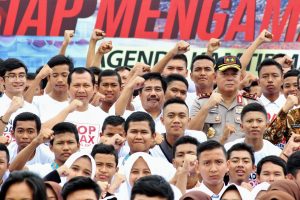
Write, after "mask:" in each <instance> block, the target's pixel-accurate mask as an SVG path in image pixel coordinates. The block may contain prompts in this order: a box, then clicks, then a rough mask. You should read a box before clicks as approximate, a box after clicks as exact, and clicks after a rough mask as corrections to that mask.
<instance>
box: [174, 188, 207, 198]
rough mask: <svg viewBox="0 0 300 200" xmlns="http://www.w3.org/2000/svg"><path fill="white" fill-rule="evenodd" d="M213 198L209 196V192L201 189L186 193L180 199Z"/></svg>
mask: <svg viewBox="0 0 300 200" xmlns="http://www.w3.org/2000/svg"><path fill="white" fill-rule="evenodd" d="M198 199H201V200H211V198H210V196H208V195H207V194H205V193H204V192H201V191H197V190H194V191H190V192H187V193H185V194H184V195H183V196H182V197H181V198H180V200H198Z"/></svg>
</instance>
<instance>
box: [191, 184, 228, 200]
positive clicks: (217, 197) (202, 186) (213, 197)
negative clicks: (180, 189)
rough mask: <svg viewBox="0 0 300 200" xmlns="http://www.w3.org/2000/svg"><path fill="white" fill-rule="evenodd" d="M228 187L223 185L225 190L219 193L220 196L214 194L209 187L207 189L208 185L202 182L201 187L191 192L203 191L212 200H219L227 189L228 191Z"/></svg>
mask: <svg viewBox="0 0 300 200" xmlns="http://www.w3.org/2000/svg"><path fill="white" fill-rule="evenodd" d="M226 188H227V187H226V185H225V184H224V185H223V188H222V189H221V191H220V192H219V194H215V193H213V192H212V191H211V190H210V189H209V188H208V187H206V185H205V184H204V183H203V182H202V183H201V184H200V186H199V187H195V188H193V189H191V190H190V191H195V190H196V191H197V190H198V191H201V192H204V193H205V194H207V195H208V196H210V197H211V199H212V200H219V199H220V198H221V195H222V194H223V193H224V191H225V189H226Z"/></svg>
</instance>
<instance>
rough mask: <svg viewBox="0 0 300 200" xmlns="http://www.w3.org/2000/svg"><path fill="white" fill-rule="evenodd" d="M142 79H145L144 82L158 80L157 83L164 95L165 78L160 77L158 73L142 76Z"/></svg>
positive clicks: (165, 87)
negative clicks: (159, 84) (158, 82)
mask: <svg viewBox="0 0 300 200" xmlns="http://www.w3.org/2000/svg"><path fill="white" fill-rule="evenodd" d="M142 77H143V78H144V79H145V81H147V80H158V81H160V83H161V86H162V89H163V91H164V93H165V92H166V89H167V83H166V81H165V78H164V77H162V76H161V74H160V73H158V72H149V73H146V74H144V75H143V76H142ZM141 91H142V89H141Z"/></svg>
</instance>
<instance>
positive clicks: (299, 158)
mask: <svg viewBox="0 0 300 200" xmlns="http://www.w3.org/2000/svg"><path fill="white" fill-rule="evenodd" d="M299 169H300V151H296V152H294V153H292V155H290V157H289V158H288V161H287V164H286V170H287V173H288V174H292V175H293V176H294V177H296V176H297V173H298V171H299Z"/></svg>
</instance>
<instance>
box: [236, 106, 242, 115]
mask: <svg viewBox="0 0 300 200" xmlns="http://www.w3.org/2000/svg"><path fill="white" fill-rule="evenodd" d="M242 110H243V106H236V108H235V113H236V114H241V113H242Z"/></svg>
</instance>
